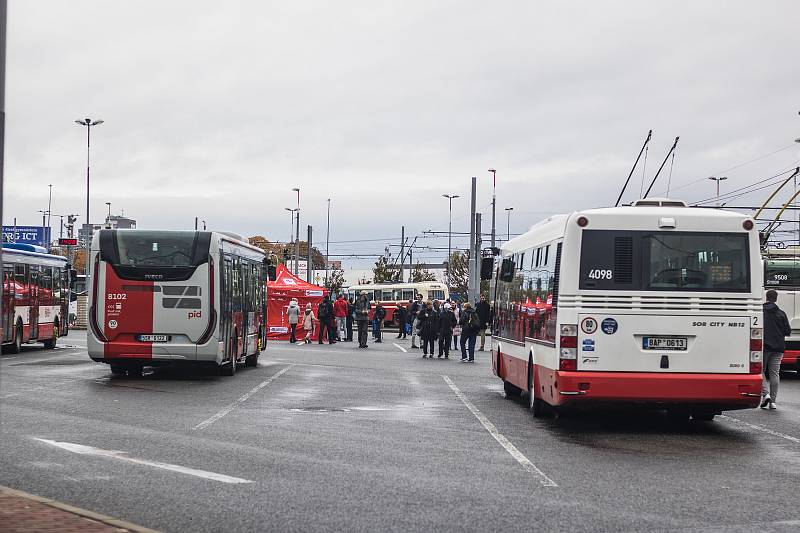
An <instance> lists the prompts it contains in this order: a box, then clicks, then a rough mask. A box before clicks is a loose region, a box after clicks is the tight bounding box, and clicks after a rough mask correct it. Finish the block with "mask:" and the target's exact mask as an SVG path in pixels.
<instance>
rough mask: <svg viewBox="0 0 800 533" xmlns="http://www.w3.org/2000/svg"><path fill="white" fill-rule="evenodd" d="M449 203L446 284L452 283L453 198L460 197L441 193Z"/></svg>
mask: <svg viewBox="0 0 800 533" xmlns="http://www.w3.org/2000/svg"><path fill="white" fill-rule="evenodd" d="M442 196H444V197H445V198H447V200H448V201H449V203H450V220H449V222H448V225H447V285H448V287H449V286H450V285H452V283H451V281H452V280H451V279H450V261H451V260H452V255H453V198H460V196H459V195H457V194H443V195H442Z"/></svg>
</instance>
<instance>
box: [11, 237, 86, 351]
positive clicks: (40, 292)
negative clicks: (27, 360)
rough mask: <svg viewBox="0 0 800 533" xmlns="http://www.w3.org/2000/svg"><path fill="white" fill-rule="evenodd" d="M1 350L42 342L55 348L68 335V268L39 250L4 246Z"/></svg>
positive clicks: (27, 246)
mask: <svg viewBox="0 0 800 533" xmlns="http://www.w3.org/2000/svg"><path fill="white" fill-rule="evenodd" d="M2 249H3V311H2V327H0V334H2V342H3V346H5V347H6V348H7V349H8V350H9V351H11V352H12V353H19V352H20V350H22V345H23V344H27V343H33V342H43V343H44V346H45V348H48V349H51V348H54V347H55V345H56V342H57V341H58V337H60V336H62V335H66V334H67V332H68V319H67V318H68V314H69V279H70V268H69V264H68V263H67V259H66V258H65V257H61V256H58V255H50V254H48V253H47V250H45V249H44V248H42V247H41V246H33V245H30V244H13V243H3V248H2Z"/></svg>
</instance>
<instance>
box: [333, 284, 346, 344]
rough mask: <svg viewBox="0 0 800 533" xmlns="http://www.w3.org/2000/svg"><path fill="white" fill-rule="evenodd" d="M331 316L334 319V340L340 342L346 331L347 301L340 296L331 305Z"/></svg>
mask: <svg viewBox="0 0 800 533" xmlns="http://www.w3.org/2000/svg"><path fill="white" fill-rule="evenodd" d="M333 316H334V317H335V318H336V340H337V341H341V340H343V339H344V338H345V330H346V329H347V300H345V299H344V296H343V295H341V294H340V295H339V297H338V298H336V302H335V303H334V304H333Z"/></svg>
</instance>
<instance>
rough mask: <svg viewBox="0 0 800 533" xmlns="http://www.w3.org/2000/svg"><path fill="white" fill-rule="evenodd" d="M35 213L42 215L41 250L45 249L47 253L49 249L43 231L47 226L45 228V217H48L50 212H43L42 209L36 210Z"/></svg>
mask: <svg viewBox="0 0 800 533" xmlns="http://www.w3.org/2000/svg"><path fill="white" fill-rule="evenodd" d="M36 212H37V213H41V214H42V247H43V248H47V249H48V251H49V249H50V247H49V246H48V245H47V243H46V242H45V238H46V235H45V233H46V232H45V231H44V230H45V228H46V227H47V226H45V220H46V219H47V216H48V215H49V213H50V211H49V210H48V211H45V210H44V209H37V210H36Z"/></svg>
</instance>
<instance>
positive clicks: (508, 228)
mask: <svg viewBox="0 0 800 533" xmlns="http://www.w3.org/2000/svg"><path fill="white" fill-rule="evenodd" d="M513 210H514V208H513V207H506V213H507V214H508V217H507V218H506V241H510V240H511V211H513Z"/></svg>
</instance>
